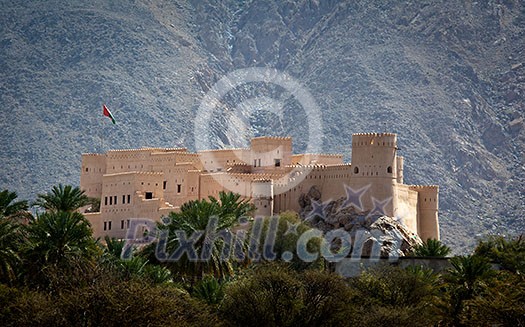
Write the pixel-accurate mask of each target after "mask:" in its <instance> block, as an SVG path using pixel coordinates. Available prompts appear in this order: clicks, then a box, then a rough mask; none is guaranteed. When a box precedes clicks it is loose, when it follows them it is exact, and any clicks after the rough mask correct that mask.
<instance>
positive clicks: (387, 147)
mask: <svg viewBox="0 0 525 327" xmlns="http://www.w3.org/2000/svg"><path fill="white" fill-rule="evenodd" d="M396 153H397V135H396V134H393V133H360V134H353V135H352V178H351V185H350V186H351V187H352V188H354V189H361V188H364V187H367V188H368V191H369V192H368V194H374V197H375V198H376V200H377V201H381V202H384V203H385V205H384V207H383V209H384V212H383V213H384V214H386V215H388V216H393V214H394V212H393V208H394V207H395V206H394V203H393V202H394V201H395V200H396V197H395V196H394V191H395V183H397V181H398V174H399V173H400V171H399V170H398V166H397V165H398V163H399V160H398V159H397V156H396ZM401 169H402V167H401ZM389 199H390V200H389ZM362 200H363V207H364V210H373V209H374V207H375V206H374V202H373V201H372V199H371V196H367V195H365V196H363V197H362Z"/></svg>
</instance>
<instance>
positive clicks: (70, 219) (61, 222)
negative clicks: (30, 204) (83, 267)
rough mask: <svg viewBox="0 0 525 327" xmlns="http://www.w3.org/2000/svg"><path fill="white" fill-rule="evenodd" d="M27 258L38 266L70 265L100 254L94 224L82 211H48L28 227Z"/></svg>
mask: <svg viewBox="0 0 525 327" xmlns="http://www.w3.org/2000/svg"><path fill="white" fill-rule="evenodd" d="M26 229H27V238H28V240H27V248H26V250H27V257H28V259H29V260H30V263H31V264H36V266H46V265H55V266H59V267H64V266H67V264H68V263H69V262H70V261H74V260H78V259H87V260H89V259H90V258H93V256H94V255H95V254H96V253H97V247H96V244H95V240H94V239H93V237H92V230H91V224H90V223H89V221H88V220H87V219H86V218H85V217H84V216H83V215H82V214H80V213H78V212H65V211H61V212H46V213H43V214H42V215H40V216H39V217H38V218H37V219H35V220H34V221H33V222H32V223H30V224H29V225H28V226H27V227H26Z"/></svg>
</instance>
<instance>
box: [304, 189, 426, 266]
mask: <svg viewBox="0 0 525 327" xmlns="http://www.w3.org/2000/svg"><path fill="white" fill-rule="evenodd" d="M311 195H315V196H317V197H315V198H314V197H311ZM320 198H321V194H320V192H319V190H318V189H317V188H316V187H315V186H314V187H312V188H311V189H310V190H309V192H308V193H305V194H303V195H302V196H301V197H300V204H301V212H300V215H301V217H302V218H303V219H304V220H305V221H306V222H308V223H309V224H310V225H312V226H313V227H315V228H317V229H319V230H321V231H323V232H324V233H325V234H326V233H328V232H330V231H333V230H336V229H342V230H344V231H345V232H347V233H348V234H349V235H350V236H351V239H352V247H353V249H352V251H351V255H352V256H356V255H361V256H378V255H380V256H383V257H391V256H394V257H397V256H404V255H407V254H409V253H410V252H411V251H412V249H413V248H414V246H416V245H418V244H421V243H422V241H421V239H420V238H419V236H418V235H417V234H414V233H412V232H411V231H410V230H408V228H407V227H405V226H404V225H403V224H402V223H401V222H399V221H398V220H396V219H395V218H392V217H388V216H383V215H377V214H370V212H368V211H358V210H356V208H354V207H353V206H350V207H343V206H342V205H343V203H344V200H345V199H344V198H340V199H338V200H336V201H329V202H325V203H322V204H317V202H318V201H319V199H320ZM308 200H309V201H308ZM312 201H315V202H316V204H315V205H313V204H312ZM303 205H304V206H303ZM338 247H340V243H337V242H335V243H334V244H332V248H333V250H334V251H336V250H338Z"/></svg>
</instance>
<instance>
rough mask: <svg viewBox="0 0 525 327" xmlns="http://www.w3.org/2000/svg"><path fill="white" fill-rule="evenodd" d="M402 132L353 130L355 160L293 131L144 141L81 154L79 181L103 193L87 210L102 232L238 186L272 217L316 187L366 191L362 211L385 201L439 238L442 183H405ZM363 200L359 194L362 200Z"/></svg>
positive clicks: (325, 194)
mask: <svg viewBox="0 0 525 327" xmlns="http://www.w3.org/2000/svg"><path fill="white" fill-rule="evenodd" d="M397 152H398V148H397V135H396V134H392V133H361V134H353V135H352V149H351V158H352V162H351V163H344V162H343V155H340V154H310V153H304V154H293V153H292V139H291V138H290V137H269V136H265V137H256V138H253V139H252V140H251V144H250V147H249V148H235V149H219V150H204V151H198V152H197V153H192V152H189V151H188V150H187V149H185V148H142V149H131V150H110V151H108V152H106V153H101V154H93V153H87V154H82V168H81V174H80V187H81V189H83V190H84V191H85V193H86V195H88V196H90V197H96V198H99V199H100V200H101V201H100V210H99V212H91V213H86V217H87V218H88V219H89V221H90V222H91V224H92V227H93V232H94V236H95V237H104V236H106V235H108V236H110V237H116V238H124V237H125V235H126V232H127V229H128V227H129V225H130V219H131V218H147V219H152V220H156V221H158V220H160V218H161V217H162V216H165V215H167V214H168V213H169V212H171V211H177V210H180V206H181V205H182V204H184V203H185V202H188V201H190V200H197V199H207V198H208V197H209V196H213V197H218V194H219V192H221V191H231V192H235V193H239V194H241V195H242V197H243V198H245V199H249V200H250V201H251V202H252V203H253V204H254V205H255V207H256V212H255V214H256V215H263V216H271V215H274V214H279V213H280V212H283V211H286V210H294V211H297V212H299V211H300V210H301V204H300V199H301V198H304V196H306V195H307V194H309V191H310V190H312V189H315V190H316V191H317V192H319V193H320V195H321V199H320V200H321V201H328V200H330V199H337V198H341V197H344V196H346V195H347V192H348V190H354V191H355V192H357V193H358V194H359V201H358V202H359V203H354V205H355V206H356V207H357V209H359V210H361V211H371V210H374V208H376V205H377V203H382V204H384V206H383V211H384V212H383V214H384V215H386V216H389V217H395V218H396V219H399V220H400V221H402V222H403V224H404V225H405V226H406V227H407V228H408V229H409V230H410V231H411V232H413V233H415V234H418V235H419V236H420V237H421V239H422V240H426V239H429V238H434V239H439V223H438V203H439V201H438V193H439V188H438V186H436V185H429V186H421V185H406V184H404V182H403V160H404V159H403V157H402V156H398V154H397ZM355 202H357V201H355Z"/></svg>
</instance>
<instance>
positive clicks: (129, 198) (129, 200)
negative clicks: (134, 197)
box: [128, 194, 131, 203]
mask: <svg viewBox="0 0 525 327" xmlns="http://www.w3.org/2000/svg"><path fill="white" fill-rule="evenodd" d="M130 202H131V195H130V194H128V203H130Z"/></svg>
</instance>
